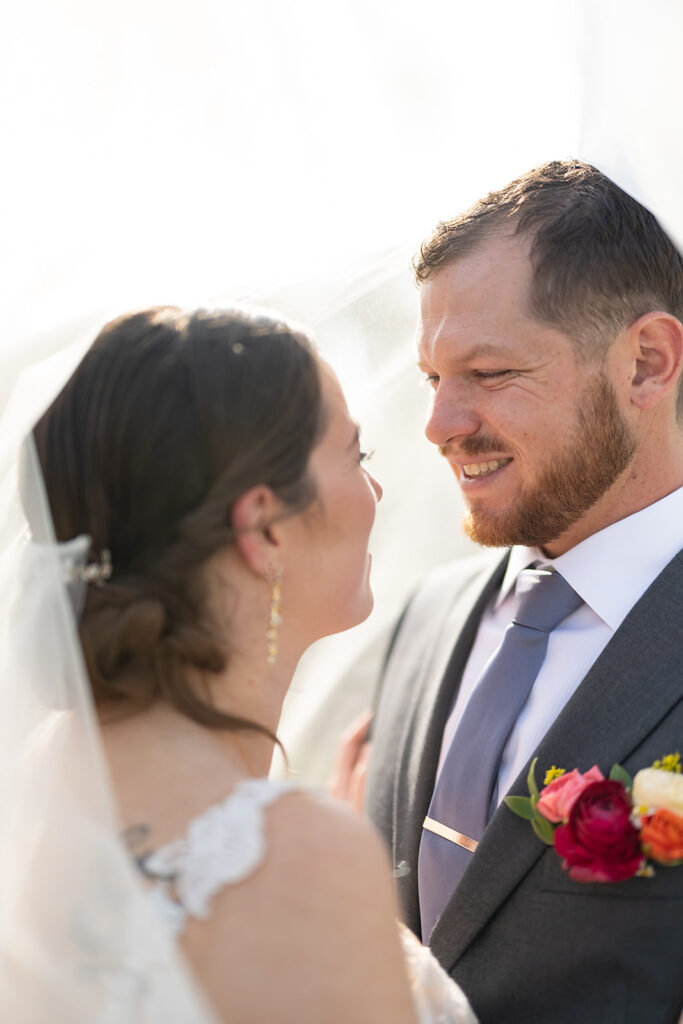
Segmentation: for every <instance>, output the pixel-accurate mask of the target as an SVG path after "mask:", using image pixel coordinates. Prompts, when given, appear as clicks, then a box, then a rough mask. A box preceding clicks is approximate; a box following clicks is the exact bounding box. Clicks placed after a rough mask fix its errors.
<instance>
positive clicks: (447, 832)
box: [422, 815, 479, 853]
mask: <svg viewBox="0 0 683 1024" xmlns="http://www.w3.org/2000/svg"><path fill="white" fill-rule="evenodd" d="M422 827H423V828H426V829H428V830H429V831H430V832H433V833H434V834H435V835H437V836H441V838H442V839H448V841H449V842H451V843H455V844H456V846H462V848H463V849H464V850H469V852H470V853H474V851H475V850H476V848H477V846H478V845H479V843H478V842H477V840H476V839H470V837H469V836H465V835H463V834H462V832H456V831H455V829H454V828H449V827H448V825H442V824H441V822H440V821H436V820H435V819H434V818H430V817H429V815H427V817H426V818H425V820H424V821H423V823H422Z"/></svg>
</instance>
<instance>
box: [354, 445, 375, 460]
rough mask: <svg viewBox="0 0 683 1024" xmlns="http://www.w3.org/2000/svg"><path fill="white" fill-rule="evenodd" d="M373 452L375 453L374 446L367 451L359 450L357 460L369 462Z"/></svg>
mask: <svg viewBox="0 0 683 1024" xmlns="http://www.w3.org/2000/svg"><path fill="white" fill-rule="evenodd" d="M374 454H375V449H374V448H371V449H370V451H369V452H363V451H361V452H359V453H358V461H359V462H369V460H370V459H371V458H372V456H373V455H374Z"/></svg>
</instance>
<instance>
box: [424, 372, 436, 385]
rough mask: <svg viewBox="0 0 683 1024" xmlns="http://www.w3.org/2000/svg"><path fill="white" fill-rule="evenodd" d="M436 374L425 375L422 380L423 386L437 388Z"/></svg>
mask: <svg viewBox="0 0 683 1024" xmlns="http://www.w3.org/2000/svg"><path fill="white" fill-rule="evenodd" d="M439 379H440V378H439V375H438V373H426V374H425V376H424V379H423V383H424V384H429V386H430V388H437V387H438V385H439Z"/></svg>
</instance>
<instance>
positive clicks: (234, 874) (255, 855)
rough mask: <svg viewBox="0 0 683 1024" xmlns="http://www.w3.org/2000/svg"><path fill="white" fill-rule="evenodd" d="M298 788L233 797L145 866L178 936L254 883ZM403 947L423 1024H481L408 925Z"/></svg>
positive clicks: (239, 789)
mask: <svg viewBox="0 0 683 1024" xmlns="http://www.w3.org/2000/svg"><path fill="white" fill-rule="evenodd" d="M297 788H299V787H297V786H296V785H295V784H294V783H289V782H270V781H269V780H268V779H247V780H245V781H243V782H240V783H238V784H237V785H236V786H235V788H234V789H233V791H232V793H231V794H230V796H228V797H227V799H226V800H224V801H223V802H222V803H220V804H216V805H215V806H213V807H209V808H208V809H207V810H206V811H204V812H203V813H202V814H200V815H199V816H198V817H196V818H194V819H193V820H192V822H191V823H190V825H189V827H188V829H187V833H186V835H185V838H183V839H176V840H174V841H173V842H171V843H168V844H167V845H166V846H162V847H161V848H160V849H158V850H155V851H154V852H153V853H150V854H148V856H147V857H145V858H144V859H143V861H142V862H141V868H142V870H143V872H144V874H145V875H146V876H147V877H148V878H150V879H152V880H153V885H152V888H151V889H150V894H149V895H150V899H151V901H152V903H153V905H154V908H155V911H156V913H157V914H158V915H160V916H161V917H162V918H163V920H164V921H165V922H166V926H167V927H168V929H169V930H170V931H171V932H172V934H173V935H175V936H177V935H179V933H180V932H181V931H182V929H183V927H184V925H185V923H186V922H187V919H188V917H197V918H206V917H208V915H209V913H210V909H211V899H212V897H213V896H215V895H216V894H217V893H218V892H220V890H221V889H222V888H223V887H224V886H226V885H235V884H237V883H238V882H241V881H243V880H244V879H245V878H248V877H249V875H251V874H253V872H254V871H256V869H257V868H258V867H259V865H260V864H261V863H262V862H263V860H264V858H265V856H266V846H265V830H264V810H265V808H267V807H268V806H269V805H270V804H272V803H273V802H274V801H275V800H277V799H278V798H279V797H280V796H282V795H283V794H284V793H290V792H292V791H294V790H296V789H297ZM400 938H401V945H402V947H403V953H404V957H405V962H406V968H407V971H408V977H409V980H410V985H411V990H412V994H413V1001H414V1003H415V1009H416V1012H417V1016H418V1020H419V1024H476V1018H475V1016H474V1014H473V1013H472V1011H471V1009H470V1007H469V1004H468V1003H467V1000H466V998H465V996H464V994H463V993H462V991H461V989H460V988H458V986H457V985H456V984H455V983H454V982H453V981H451V979H450V978H449V977H448V975H447V974H446V973H445V971H443V970H442V968H441V967H440V966H439V964H438V963H437V961H436V960H435V959H434V957H433V956H432V954H431V953H430V951H429V950H428V949H425V947H424V946H422V944H421V943H420V942H419V941H418V940H417V939H416V938H415V936H414V935H413V933H412V932H410V931H409V930H408V929H407V928H405V927H404V926H403V925H401V926H400Z"/></svg>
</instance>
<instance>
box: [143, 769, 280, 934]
mask: <svg viewBox="0 0 683 1024" xmlns="http://www.w3.org/2000/svg"><path fill="white" fill-rule="evenodd" d="M293 789H295V786H294V785H293V784H292V783H289V782H270V781H269V780H268V779H245V780H244V781H243V782H240V783H238V784H237V785H236V786H235V788H234V789H233V791H232V793H231V794H230V796H228V797H227V799H225V800H224V801H223V802H222V803H220V804H215V805H214V806H212V807H209V808H208V809H207V810H206V811H204V812H203V813H202V814H200V815H199V816H198V817H196V818H194V819H193V820H192V821H191V822H190V825H189V827H188V829H187V834H186V836H185V838H184V839H175V840H174V841H173V842H172V843H168V844H167V845H166V846H162V847H160V849H158V850H155V851H154V852H153V853H150V854H149V855H148V856H147V857H145V858H144V860H143V861H142V864H141V867H142V870H143V871H144V873H145V875H146V876H147V877H148V878H151V879H154V880H155V884H154V885H153V887H152V888H151V890H150V899H151V901H152V903H153V904H154V907H155V910H156V912H157V913H158V914H160V915H161V916H162V917H163V918H164V920H165V921H166V924H167V926H168V927H169V929H170V930H171V931H172V932H173V934H174V935H178V934H179V933H180V931H182V929H183V926H184V925H185V923H186V921H187V918H188V916H191V917H198V918H202V919H204V918H206V917H207V916H208V914H209V909H210V903H211V898H212V897H213V896H215V895H216V893H218V892H219V891H220V890H221V889H222V888H223V887H224V886H226V885H235V884H236V883H237V882H241V881H243V880H244V879H245V878H248V877H249V875H251V874H253V872H254V871H256V869H257V868H258V866H259V865H260V864H261V863H262V861H263V859H264V856H265V839H264V827H263V824H264V819H263V810H264V808H266V807H268V806H269V805H270V804H272V803H273V802H274V801H275V800H277V799H278V797H280V796H282V794H283V793H288V792H291V791H292V790H293Z"/></svg>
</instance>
